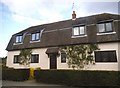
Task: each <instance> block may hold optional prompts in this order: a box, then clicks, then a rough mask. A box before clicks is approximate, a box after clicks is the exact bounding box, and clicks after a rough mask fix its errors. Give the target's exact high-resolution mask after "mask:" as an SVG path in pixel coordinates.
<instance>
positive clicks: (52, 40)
mask: <svg viewBox="0 0 120 88" xmlns="http://www.w3.org/2000/svg"><path fill="white" fill-rule="evenodd" d="M119 18H120V15H117V14H108V13H103V14H97V15H92V16H87V17H81V18H77V19H76V20H72V19H69V20H64V21H59V22H54V23H48V24H42V25H37V26H32V27H29V28H27V29H25V30H22V31H20V32H18V33H16V34H14V35H12V37H11V39H10V41H9V43H8V46H7V48H6V50H8V51H11V50H19V49H23V48H44V47H59V46H65V45H73V44H86V43H95V42H98V43H99V42H111V41H118V40H119V39H120V36H119V35H118V33H120V30H118V28H117V29H115V30H116V31H117V33H116V34H115V35H112V34H111V35H106V36H104V35H103V36H101V37H100V36H97V35H96V29H95V27H96V25H95V24H96V23H99V22H103V21H110V20H118V19H119ZM119 23H120V22H119ZM76 25H87V27H88V28H87V36H86V37H78V38H71V36H72V28H73V26H76ZM115 25H118V24H117V23H115ZM118 26H119V25H118ZM41 30H43V32H42V35H41V39H40V41H39V42H34V43H31V42H30V41H31V33H34V32H37V31H41ZM19 34H23V36H24V41H23V44H19V45H16V44H14V42H15V37H16V36H17V35H19Z"/></svg>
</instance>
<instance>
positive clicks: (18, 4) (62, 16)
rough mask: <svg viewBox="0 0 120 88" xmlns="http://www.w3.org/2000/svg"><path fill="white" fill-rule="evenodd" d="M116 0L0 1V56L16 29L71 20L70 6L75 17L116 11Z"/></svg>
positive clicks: (2, 54)
mask: <svg viewBox="0 0 120 88" xmlns="http://www.w3.org/2000/svg"><path fill="white" fill-rule="evenodd" d="M81 1H84V2H81ZM85 1H86V2H85ZM98 1H100V2H98ZM105 1H107V2H105ZM108 1H109V2H108ZM113 1H114V2H113ZM118 1H119V0H97V2H96V0H91V2H88V1H87V0H0V57H4V56H6V55H7V51H6V50H5V48H6V47H7V44H8V42H9V40H10V38H11V36H12V35H13V34H14V33H16V32H19V31H21V30H24V29H26V28H28V27H30V26H34V25H40V24H44V23H51V22H56V21H60V20H66V19H71V14H72V10H73V9H74V10H75V11H76V14H77V17H84V16H89V15H94V14H100V13H114V14H118ZM73 2H74V7H73ZM72 7H73V9H72Z"/></svg>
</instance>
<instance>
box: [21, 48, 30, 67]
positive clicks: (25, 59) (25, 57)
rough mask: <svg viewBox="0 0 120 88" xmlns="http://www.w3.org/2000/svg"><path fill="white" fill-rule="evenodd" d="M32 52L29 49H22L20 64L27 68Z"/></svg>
mask: <svg viewBox="0 0 120 88" xmlns="http://www.w3.org/2000/svg"><path fill="white" fill-rule="evenodd" d="M31 54H32V50H31V49H22V50H21V51H20V54H19V56H20V61H19V62H20V64H21V65H26V66H28V65H29V64H30V59H31Z"/></svg>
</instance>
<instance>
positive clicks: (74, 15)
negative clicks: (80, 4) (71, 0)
mask: <svg viewBox="0 0 120 88" xmlns="http://www.w3.org/2000/svg"><path fill="white" fill-rule="evenodd" d="M72 20H76V13H75V11H73V13H72Z"/></svg>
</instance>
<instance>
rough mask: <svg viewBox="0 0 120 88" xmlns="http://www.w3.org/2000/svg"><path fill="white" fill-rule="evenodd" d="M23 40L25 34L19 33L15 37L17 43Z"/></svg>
mask: <svg viewBox="0 0 120 88" xmlns="http://www.w3.org/2000/svg"><path fill="white" fill-rule="evenodd" d="M22 42H23V35H17V36H16V38H15V43H22Z"/></svg>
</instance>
